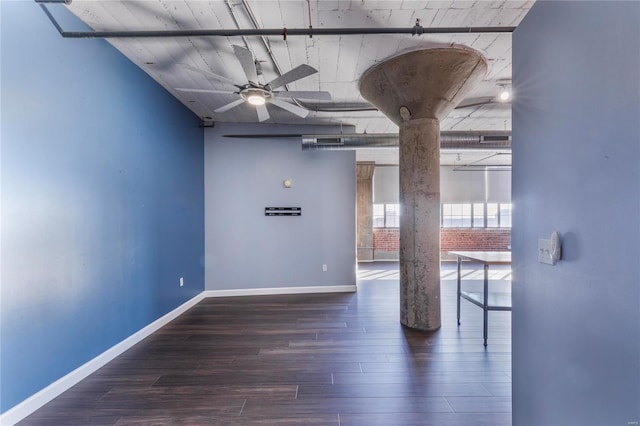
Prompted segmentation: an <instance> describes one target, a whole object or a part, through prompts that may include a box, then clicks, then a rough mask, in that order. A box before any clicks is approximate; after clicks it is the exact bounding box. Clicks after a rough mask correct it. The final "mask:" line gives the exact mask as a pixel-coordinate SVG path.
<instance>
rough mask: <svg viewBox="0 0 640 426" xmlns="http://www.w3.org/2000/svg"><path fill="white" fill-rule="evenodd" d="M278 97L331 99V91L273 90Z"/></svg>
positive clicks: (273, 93)
mask: <svg viewBox="0 0 640 426" xmlns="http://www.w3.org/2000/svg"><path fill="white" fill-rule="evenodd" d="M271 94H272V95H273V96H275V97H277V98H297V99H313V100H318V101H330V100H331V93H329V92H309V91H301V90H288V91H281V92H272V93H271Z"/></svg>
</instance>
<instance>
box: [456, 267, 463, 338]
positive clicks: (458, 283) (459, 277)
mask: <svg viewBox="0 0 640 426" xmlns="http://www.w3.org/2000/svg"><path fill="white" fill-rule="evenodd" d="M457 258H458V260H457V261H456V267H457V268H458V282H457V284H458V325H460V264H461V263H462V259H461V258H460V256H457Z"/></svg>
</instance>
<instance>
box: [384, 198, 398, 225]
mask: <svg viewBox="0 0 640 426" xmlns="http://www.w3.org/2000/svg"><path fill="white" fill-rule="evenodd" d="M384 206H385V209H384V227H385V228H397V227H399V226H400V204H385V205H384Z"/></svg>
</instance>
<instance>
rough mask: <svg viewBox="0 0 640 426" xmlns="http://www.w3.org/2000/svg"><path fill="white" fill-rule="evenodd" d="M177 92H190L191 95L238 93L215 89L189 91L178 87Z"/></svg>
mask: <svg viewBox="0 0 640 426" xmlns="http://www.w3.org/2000/svg"><path fill="white" fill-rule="evenodd" d="M175 90H177V91H178V92H189V93H226V94H229V95H230V94H233V93H236V92H231V91H229V90H214V89H187V88H184V87H176V88H175Z"/></svg>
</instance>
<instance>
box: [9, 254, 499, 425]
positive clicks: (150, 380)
mask: <svg viewBox="0 0 640 426" xmlns="http://www.w3.org/2000/svg"><path fill="white" fill-rule="evenodd" d="M453 272H454V269H453V266H451V265H448V266H444V267H443V274H442V275H443V281H442V317H443V322H442V328H441V329H440V330H438V331H436V332H430V333H422V332H417V331H412V330H408V329H405V328H403V327H402V326H400V324H399V321H398V317H399V314H398V279H397V264H392V263H388V264H380V263H374V264H368V265H367V264H365V265H362V264H361V265H360V267H359V282H358V292H357V293H346V294H345V293H343V294H313V295H308V294H307V295H287V296H259V297H232V298H219V299H214V298H210V299H206V300H204V301H203V302H201V303H200V304H198V305H197V306H195V307H194V308H192V309H191V310H189V311H188V312H187V313H185V314H184V315H182V316H181V317H179V318H178V319H176V320H175V321H173V322H172V323H170V324H169V325H167V326H166V327H164V328H163V329H162V330H160V331H159V332H157V333H155V334H154V335H152V336H150V337H149V338H147V339H145V340H144V341H143V342H141V343H140V344H138V345H136V346H135V347H133V348H132V349H130V350H129V351H127V352H125V353H124V354H123V355H122V356H120V357H118V358H117V359H115V360H114V361H112V362H110V363H109V364H107V365H106V366H105V367H103V368H102V369H100V370H99V371H97V372H96V373H95V374H93V375H91V376H90V377H88V378H87V379H85V380H84V381H82V382H80V383H79V384H78V385H76V386H75V387H73V388H72V389H70V390H68V391H67V392H65V393H64V394H62V395H61V396H60V397H58V398H56V399H55V400H53V401H51V402H50V403H49V404H47V405H46V406H44V407H43V408H41V409H40V410H38V411H36V412H35V413H33V414H32V415H31V416H29V417H28V418H26V419H25V420H24V421H23V422H21V423H19V424H20V425H56V426H57V425H60V426H62V425H114V424H115V425H323V426H325V425H340V426H346V425H367V426H370V425H438V426H446V425H491V426H497V425H510V424H511V340H510V336H511V326H510V323H511V316H510V313H509V312H492V313H490V315H489V318H490V327H489V346H488V348H484V346H483V345H482V310H481V309H479V308H477V307H476V306H473V305H471V304H470V303H468V302H464V301H463V305H462V306H463V311H462V316H463V317H462V325H461V326H460V327H459V328H458V327H457V326H456V320H455V316H456V312H455V309H456V307H455V280H454V279H455V276H454V274H453ZM501 272H502V273H501ZM508 273H509V271H508V270H504V269H503V270H502V271H500V269H498V270H497V271H496V274H498V275H496V276H495V277H494V278H496V279H501V278H505V276H506V275H508ZM470 276H471V275H470ZM477 277H478V280H477V282H475V281H474V282H471V285H479V284H480V283H481V282H480V281H479V280H480V279H481V275H480V274H478V275H477ZM498 285H500V283H498Z"/></svg>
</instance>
